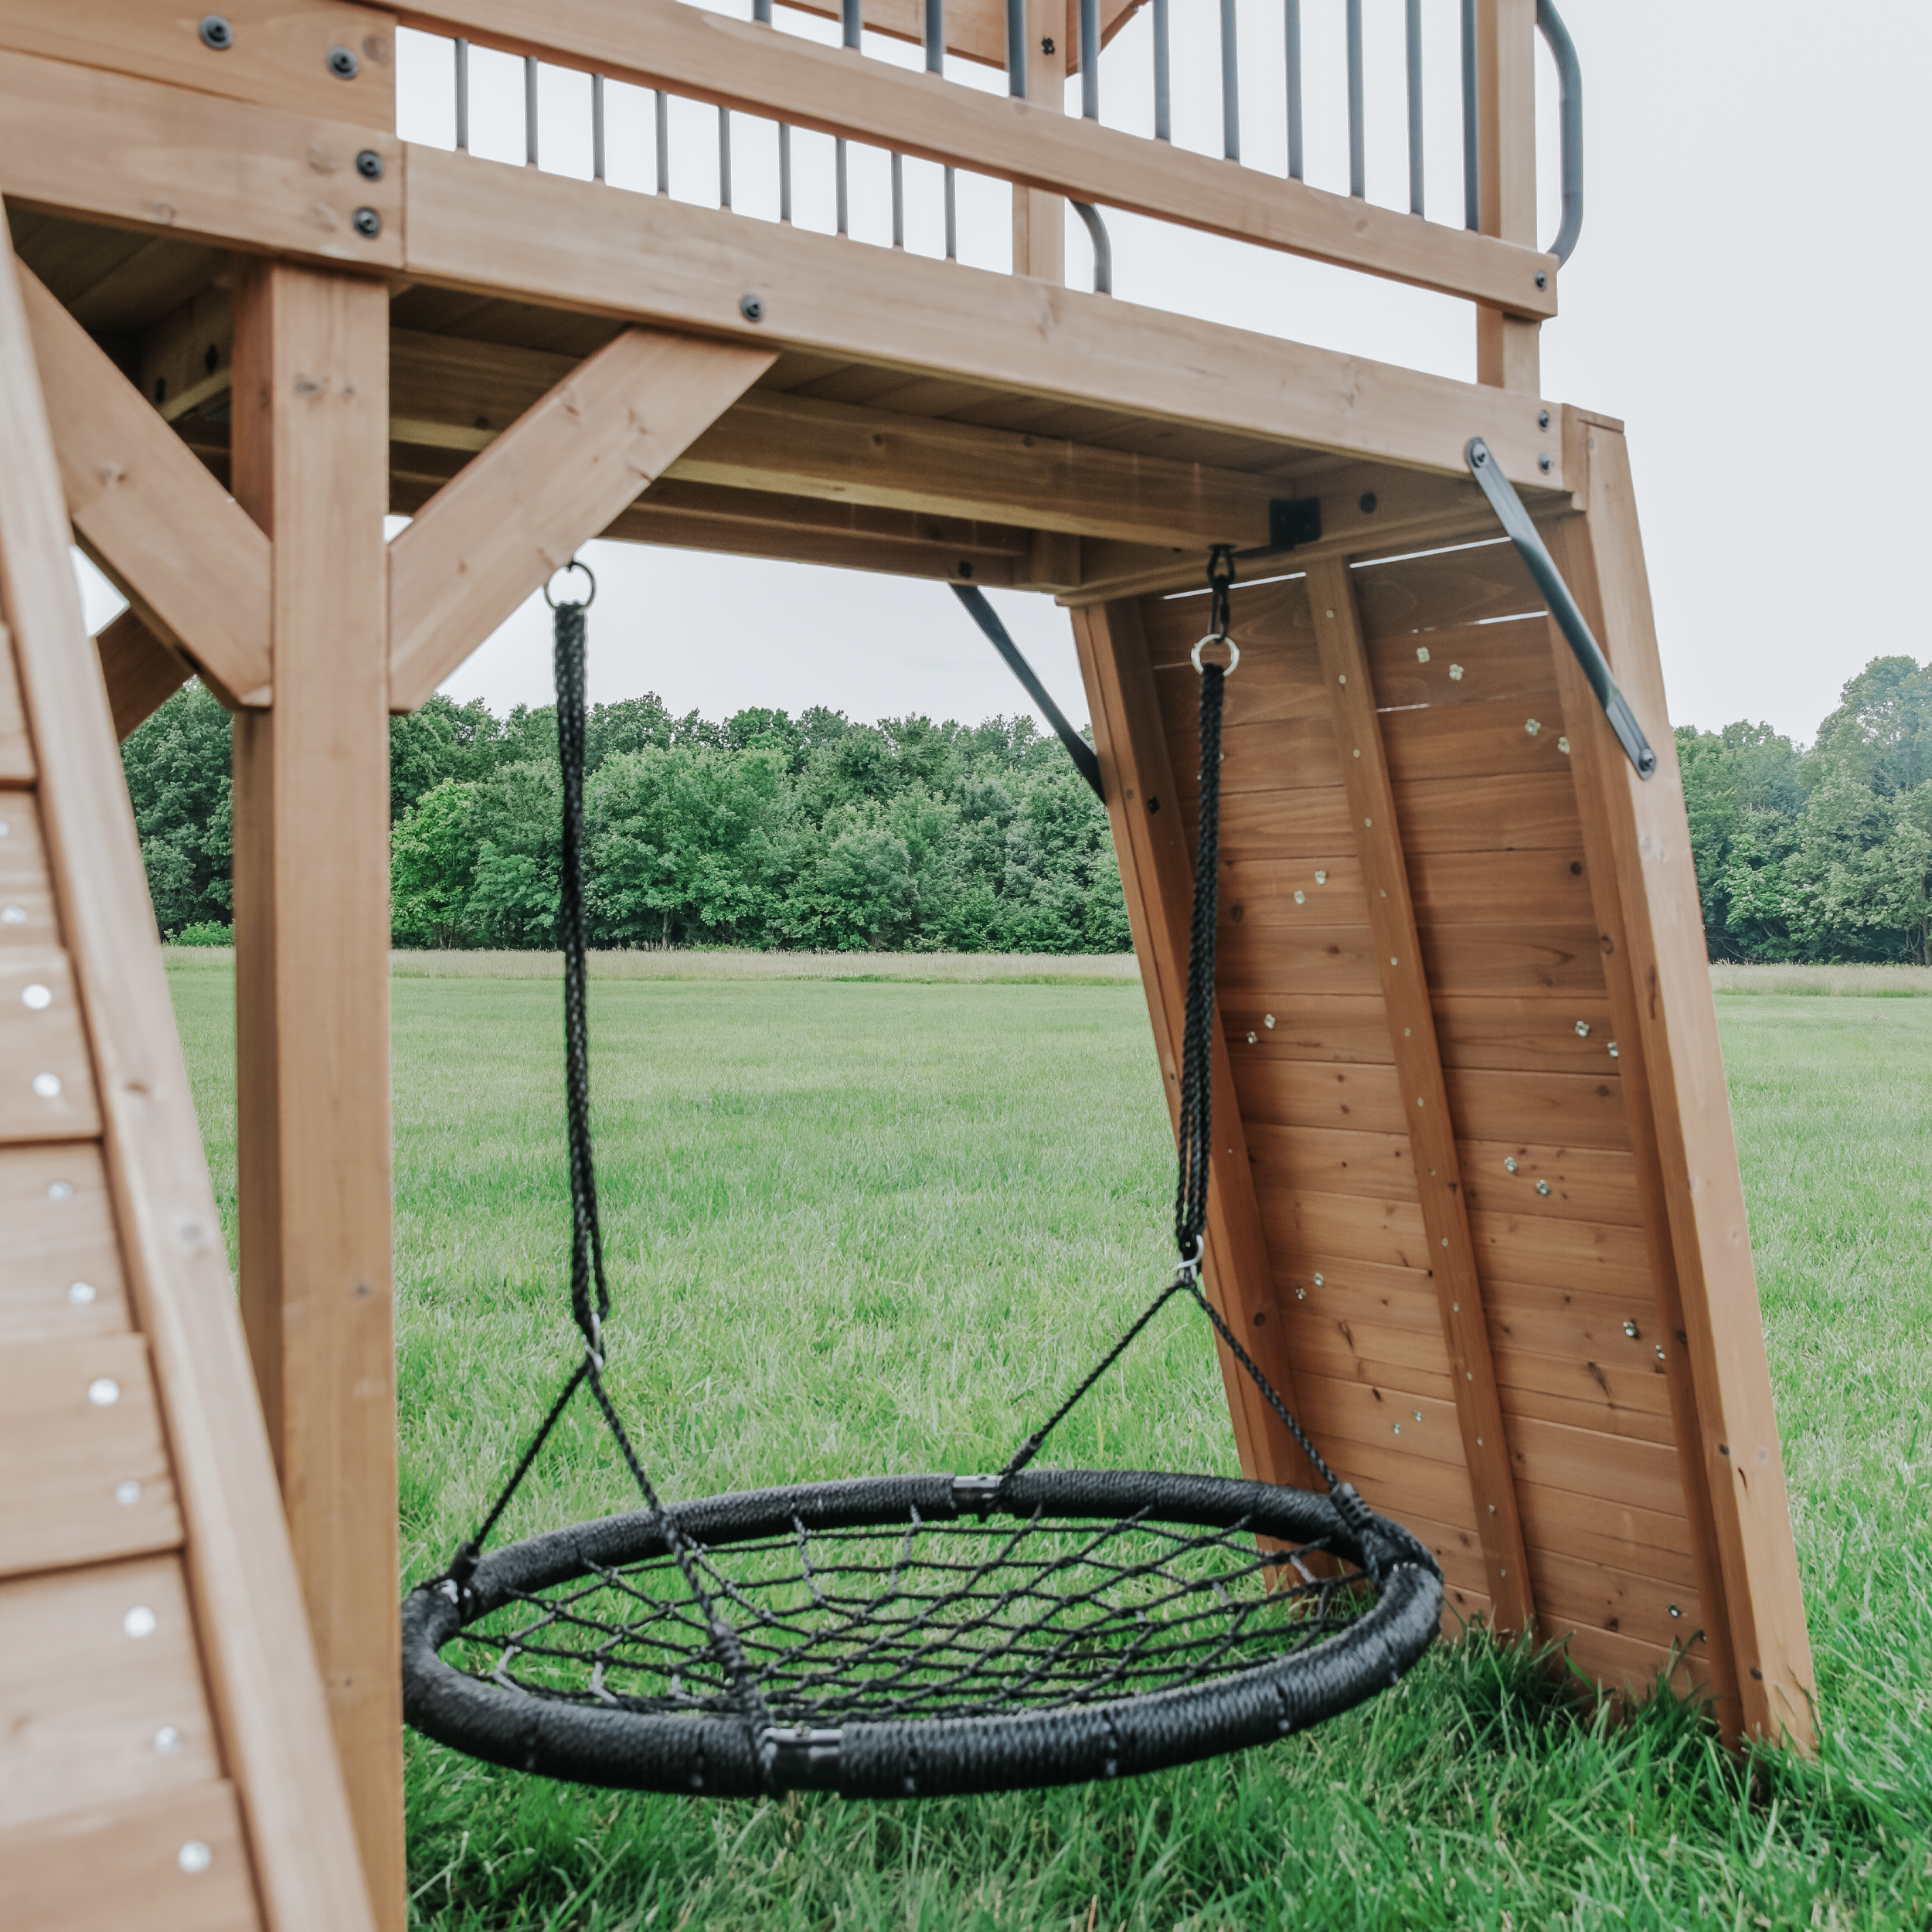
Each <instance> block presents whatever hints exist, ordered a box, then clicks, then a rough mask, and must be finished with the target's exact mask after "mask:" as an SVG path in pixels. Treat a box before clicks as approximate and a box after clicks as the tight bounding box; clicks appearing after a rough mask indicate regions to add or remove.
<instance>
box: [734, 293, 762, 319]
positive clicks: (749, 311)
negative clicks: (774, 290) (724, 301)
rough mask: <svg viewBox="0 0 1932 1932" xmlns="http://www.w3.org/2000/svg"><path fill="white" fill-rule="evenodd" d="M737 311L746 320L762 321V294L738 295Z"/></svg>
mask: <svg viewBox="0 0 1932 1932" xmlns="http://www.w3.org/2000/svg"><path fill="white" fill-rule="evenodd" d="M738 313H739V314H740V315H742V316H743V318H745V320H746V321H748V322H762V321H764V318H765V298H764V297H763V296H762V295H740V297H739V298H738Z"/></svg>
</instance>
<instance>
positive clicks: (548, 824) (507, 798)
mask: <svg viewBox="0 0 1932 1932" xmlns="http://www.w3.org/2000/svg"><path fill="white" fill-rule="evenodd" d="M471 810H472V812H473V814H474V818H473V823H474V827H475V830H476V834H477V844H476V869H475V875H474V883H473V884H472V886H471V890H470V899H469V906H468V912H467V914H466V917H467V920H468V929H469V930H471V931H473V932H474V934H476V936H477V937H478V938H479V939H480V940H482V941H483V942H484V943H485V944H488V945H492V946H511V947H515V946H553V945H555V944H556V916H557V906H558V903H559V889H558V884H557V875H558V868H559V859H558V853H557V828H558V826H559V825H560V823H561V822H562V813H563V778H562V776H561V774H560V772H559V770H558V769H557V764H556V760H555V759H554V758H553V759H551V760H550V761H549V763H548V764H539V763H538V762H536V761H535V760H529V761H526V762H525V763H523V764H514V765H509V766H506V767H505V768H504V769H503V770H501V771H499V772H498V773H497V774H495V777H492V778H489V779H487V780H485V781H484V782H483V783H481V784H478V786H477V787H476V788H475V792H474V801H473V804H472V807H471Z"/></svg>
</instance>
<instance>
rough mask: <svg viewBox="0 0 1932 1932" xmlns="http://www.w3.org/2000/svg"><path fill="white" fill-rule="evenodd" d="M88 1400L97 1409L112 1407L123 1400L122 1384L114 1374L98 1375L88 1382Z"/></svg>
mask: <svg viewBox="0 0 1932 1932" xmlns="http://www.w3.org/2000/svg"><path fill="white" fill-rule="evenodd" d="M87 1400H89V1401H90V1402H91V1403H93V1404H94V1406H95V1407H96V1408H97V1409H111V1408H112V1407H113V1406H114V1404H115V1403H117V1402H118V1401H119V1400H121V1384H120V1383H117V1381H115V1379H114V1377H113V1376H95V1377H94V1380H93V1381H91V1382H90V1383H88V1384H87Z"/></svg>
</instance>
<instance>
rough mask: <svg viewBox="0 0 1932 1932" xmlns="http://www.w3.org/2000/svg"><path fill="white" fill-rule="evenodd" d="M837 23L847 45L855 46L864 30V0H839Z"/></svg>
mask: <svg viewBox="0 0 1932 1932" xmlns="http://www.w3.org/2000/svg"><path fill="white" fill-rule="evenodd" d="M838 23H839V26H840V27H841V29H842V30H843V33H842V37H843V39H844V41H845V45H846V46H848V47H856V46H858V45H859V41H860V39H862V37H863V36H864V32H865V24H866V22H865V5H864V0H840V3H839V9H838Z"/></svg>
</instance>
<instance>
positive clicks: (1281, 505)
mask: <svg viewBox="0 0 1932 1932" xmlns="http://www.w3.org/2000/svg"><path fill="white" fill-rule="evenodd" d="M1320 542H1321V498H1320V497H1318V496H1300V497H1294V496H1275V497H1270V498H1269V499H1268V548H1269V549H1270V550H1292V549H1298V547H1299V546H1301V545H1302V544H1304V543H1320ZM1243 554H1246V553H1243Z"/></svg>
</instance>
